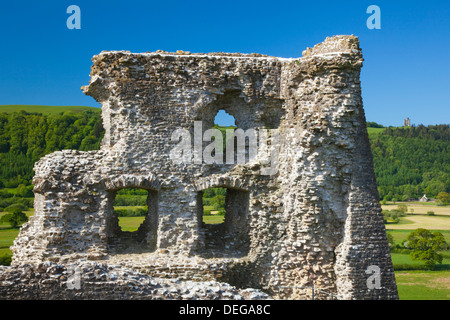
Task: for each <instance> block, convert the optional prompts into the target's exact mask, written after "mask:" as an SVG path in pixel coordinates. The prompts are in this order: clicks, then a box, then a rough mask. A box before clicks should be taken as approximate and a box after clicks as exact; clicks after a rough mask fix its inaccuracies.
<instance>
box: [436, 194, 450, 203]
mask: <svg viewBox="0 0 450 320" xmlns="http://www.w3.org/2000/svg"><path fill="white" fill-rule="evenodd" d="M436 201H437V202H439V204H443V205H447V204H449V203H450V194H449V193H447V192H439V194H438V195H437V197H436Z"/></svg>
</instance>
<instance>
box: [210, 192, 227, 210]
mask: <svg viewBox="0 0 450 320" xmlns="http://www.w3.org/2000/svg"><path fill="white" fill-rule="evenodd" d="M211 205H212V206H213V207H214V209H215V210H221V209H223V208H225V196H223V195H221V194H218V195H215V196H214V198H212V200H211Z"/></svg>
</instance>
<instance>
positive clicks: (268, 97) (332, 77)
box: [0, 36, 398, 299]
mask: <svg viewBox="0 0 450 320" xmlns="http://www.w3.org/2000/svg"><path fill="white" fill-rule="evenodd" d="M362 63H363V58H362V53H361V50H360V48H359V41H358V39H357V37H355V36H334V37H330V38H327V39H326V40H325V41H324V42H323V43H320V44H318V45H316V46H314V47H313V48H308V49H307V50H306V51H304V52H303V56H302V57H301V58H295V59H286V58H276V57H268V56H264V55H260V54H230V53H208V54H192V53H189V52H177V53H168V52H165V51H157V52H152V53H138V54H135V53H130V52H124V51H110V52H102V53H100V54H98V55H96V56H94V57H93V66H92V69H91V81H90V84H89V85H88V86H86V87H83V88H82V89H83V91H84V92H85V93H86V94H87V95H89V96H92V97H93V98H95V99H96V100H97V101H98V102H99V103H101V105H102V119H103V126H104V128H105V136H104V139H103V142H102V146H101V149H100V150H98V151H89V152H81V151H73V150H64V151H60V152H55V153H52V154H50V155H47V156H45V157H43V158H42V159H41V160H40V161H39V162H37V163H36V165H35V177H34V193H35V203H34V206H35V213H34V216H33V217H31V219H30V221H29V222H28V223H26V224H25V225H24V226H23V227H22V228H21V231H20V234H19V236H18V237H17V239H16V240H15V242H14V246H13V248H12V249H13V253H14V255H13V262H12V265H11V266H10V267H2V268H0V292H2V294H3V297H9V298H15V299H20V297H21V295H24V296H26V297H29V292H32V291H33V289H32V287H31V285H27V283H35V284H37V286H38V287H39V286H40V288H41V294H40V295H38V296H39V297H40V298H46V299H47V298H52V297H60V296H62V293H61V292H64V294H69V296H70V294H72V293H73V294H75V293H76V292H78V291H77V289H72V290H69V289H67V288H66V286H65V285H63V284H64V283H65V281H67V277H66V278H64V276H63V275H64V272H62V271H61V273H60V275H61V276H60V277H57V276H56V275H57V274H58V271H55V270H57V268H58V267H59V268H62V269H64V268H67V267H68V266H71V265H79V266H80V265H83V266H85V267H80V268H81V269H82V271H81V272H83V268H87V269H86V270H88V269H89V267H86V265H89V266H95V267H92V268H94V269H95V268H97V269H98V268H99V266H100V265H101V266H103V267H102V268H103V269H102V270H104V272H105V274H108V270H116V271H117V270H121V268H128V269H129V270H132V272H133V274H135V275H138V276H139V277H141V278H142V279H144V278H145V279H147V280H146V281H148V283H152V280H151V279H178V280H179V281H194V282H198V283H205V282H207V281H216V282H217V283H219V282H220V283H226V284H229V285H231V286H233V287H234V288H239V290H241V289H242V290H243V289H245V288H256V289H258V290H261V291H262V292H265V293H267V294H268V295H269V296H271V297H274V298H279V299H299V298H300V299H302V298H308V295H309V292H308V291H306V290H304V289H302V288H304V287H308V286H314V287H315V288H317V289H319V290H323V291H325V292H329V293H332V294H334V295H335V296H336V297H339V298H340V299H397V298H398V295H397V288H396V284H395V278H394V270H393V267H392V262H391V258H390V252H389V247H388V243H387V239H386V232H385V227H384V225H383V217H382V214H381V207H380V204H379V198H378V192H377V187H376V183H375V177H374V171H373V164H372V156H371V151H370V145H369V141H368V136H367V130H366V120H365V115H364V110H363V103H362V98H361V83H360V69H361V67H362ZM219 110H225V111H226V112H227V113H229V114H231V115H233V116H234V117H235V119H236V126H237V127H238V128H242V129H243V130H248V129H252V128H256V129H267V130H277V132H278V133H279V137H280V139H279V145H278V153H277V154H276V159H272V160H273V161H276V164H277V170H276V172H274V174H262V171H263V170H264V169H266V167H267V166H269V165H270V164H269V163H267V161H266V162H264V161H260V160H259V159H254V160H253V161H248V162H246V163H243V164H242V163H239V164H217V163H213V164H209V163H208V164H207V163H203V162H200V163H199V162H196V161H190V162H189V161H188V162H178V163H177V162H174V161H173V159H172V158H171V156H170V154H171V152H172V151H173V149H174V147H175V146H176V144H177V141H174V139H173V133H174V131H175V130H177V129H184V130H186V131H187V132H190V133H192V134H194V123H195V122H198V121H201V123H202V129H201V130H202V133H204V132H205V131H206V130H207V129H210V128H212V126H213V121H214V116H215V115H216V114H217V112H218V111H219ZM269 141H270V139H269ZM202 143H203V144H204V142H202ZM269 144H270V143H269ZM272 145H273V142H272ZM212 187H222V188H226V190H227V193H226V204H225V208H226V210H225V211H226V213H225V220H224V222H223V223H222V224H219V225H207V224H204V223H203V222H202V215H203V204H202V192H203V191H204V190H206V189H208V188H212ZM124 188H139V189H144V190H146V191H147V192H148V200H147V203H148V212H147V214H146V218H145V221H144V222H143V224H142V225H141V226H140V228H139V230H138V231H136V232H134V233H131V234H130V233H125V232H123V231H122V230H121V229H120V227H119V226H118V217H117V215H116V214H115V213H114V210H113V202H114V199H115V196H116V193H117V192H118V191H119V190H121V189H124ZM24 266H27V268H29V269H30V270H34V271H30V272H35V273H36V272H37V271H36V270H38V269H39V270H44V269H46V268H47V269H51V268H53V269H52V270H53V271H52V272H53V274H55V277H54V278H53V280H54V281H53V282H51V283H50V284H49V285H48V286H47V287H46V285H45V284H44V281H41V280H39V278H29V280H27V281H28V282H27V281H22V282H20V285H17V284H18V283H19V282H18V281H19V280H17V279H20V277H19V276H18V277H17V278H14V279H16V280H17V281H16V282H15V280H14V281H13V280H11V279H10V278H11V274H12V272H13V271H14V270H18V268H24ZM108 266H110V267H108ZM108 268H109V269H108ZM64 270H66V269H64ZM86 270H85V271H86ZM89 270H90V269H89ZM105 270H106V271H105ZM373 270H375V271H376V272H378V274H376V276H378V280H379V283H378V284H377V285H375V286H373V285H370V283H369V282H370V281H371V280H370V277H371V276H373V275H374V273H372V272H375V271H373ZM40 272H41V274H44V272H42V271H40ZM132 272H129V273H128V274H132ZM85 273H86V272H85ZM92 274H95V272H92ZM6 275H9V277H10V278H8V277H7V276H6ZM42 277H43V275H42ZM82 277H84V275H83V276H82ZM105 277H107V276H105ZM119 278H121V282H120V281H118V280H114V279H116V278H114V279H112V278H108V279H109V280H108V281H106V280H105V281H104V282H101V281H100V280H98V279H97V280H98V281H97V282H95V281H94V282H92V281H91V282H89V284H85V285H84V287H83V282H82V283H81V289H79V290H81V291H83V290H85V291H84V292H85V293H84V295H83V294H82V295H81V297H85V298H99V297H101V298H118V297H119V295H118V294H119V293H117V292H120V294H122V295H121V296H120V297H126V298H149V297H150V298H151V297H152V294H155V292H154V291H152V290H146V288H144V287H142V286H141V287H140V291H139V293H137V291H134V292H133V293H132V294H131V293H129V292H127V291H126V288H125V287H126V286H127V285H128V284H129V282H127V275H126V274H125V273H121V276H120V277H119ZM8 279H9V280H8ZM27 279H28V278H27ZM22 280H23V279H22ZM47 280H48V279H47ZM91 280H92V279H91ZM8 281H9V282H8ZM102 281H103V280H102ZM161 281H162V280H161ZM164 281H165V280H164ZM174 285H175V284H174ZM112 286H114V290H113V289H112ZM149 286H150V284H149ZM44 287H45V288H48V289H46V290H44V289H42V288H44ZM33 288H34V287H33ZM87 288H89V290H91V291H92V294H88V293H86V290H88V289H87ZM27 290H28V291H27ZM25 291H26V292H27V293H25ZM69 291H70V292H69ZM68 292H69V293H68ZM152 292H153V293H152ZM27 294H28V295H27ZM168 297H170V296H168ZM316 297H319V298H320V297H321V296H320V295H316ZM322 298H324V299H325V298H326V296H322Z"/></svg>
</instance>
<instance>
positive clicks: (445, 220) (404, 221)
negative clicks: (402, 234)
mask: <svg viewBox="0 0 450 320" xmlns="http://www.w3.org/2000/svg"><path fill="white" fill-rule="evenodd" d="M399 203H400V202H398V203H396V204H388V205H383V206H382V208H383V210H393V209H396V208H397V205H398V204H399ZM402 203H406V204H407V206H408V213H407V215H406V216H405V217H400V222H399V223H397V224H388V225H387V226H386V228H387V229H391V230H415V229H417V228H425V229H430V230H450V206H437V205H434V204H431V203H427V204H419V203H413V204H409V203H407V202H402ZM411 209H412V210H411ZM429 211H432V212H434V214H435V215H434V216H429V215H427V212H429ZM412 212H414V213H412Z"/></svg>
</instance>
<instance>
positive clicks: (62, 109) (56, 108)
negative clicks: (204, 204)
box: [0, 104, 101, 115]
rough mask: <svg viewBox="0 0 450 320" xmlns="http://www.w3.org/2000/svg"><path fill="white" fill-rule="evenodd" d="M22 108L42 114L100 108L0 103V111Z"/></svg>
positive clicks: (97, 110) (97, 109) (12, 110)
mask: <svg viewBox="0 0 450 320" xmlns="http://www.w3.org/2000/svg"><path fill="white" fill-rule="evenodd" d="M20 110H23V111H25V112H28V113H42V114H46V115H49V114H58V113H61V112H66V111H72V112H83V111H89V110H91V111H94V112H100V111H101V110H100V108H94V107H85V106H40V105H22V104H9V105H0V112H7V113H11V112H18V111H20Z"/></svg>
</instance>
